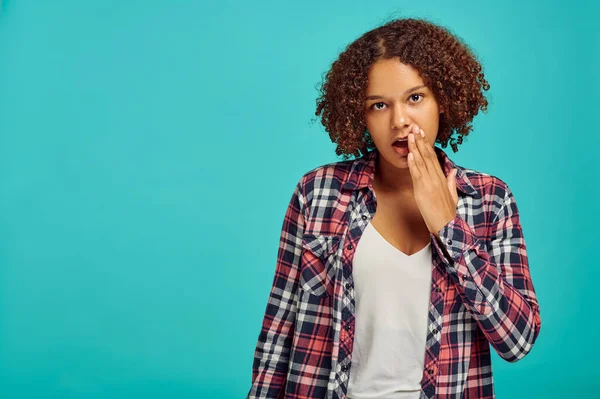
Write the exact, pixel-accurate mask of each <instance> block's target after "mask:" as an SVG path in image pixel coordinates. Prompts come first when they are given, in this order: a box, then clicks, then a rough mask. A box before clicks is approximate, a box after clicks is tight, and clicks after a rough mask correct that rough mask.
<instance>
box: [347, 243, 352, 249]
mask: <svg viewBox="0 0 600 399" xmlns="http://www.w3.org/2000/svg"><path fill="white" fill-rule="evenodd" d="M346 248H348V249H352V248H354V247H353V246H352V244H348V246H347V247H346Z"/></svg>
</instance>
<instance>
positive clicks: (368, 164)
mask: <svg viewBox="0 0 600 399" xmlns="http://www.w3.org/2000/svg"><path fill="white" fill-rule="evenodd" d="M433 148H434V150H435V153H436V154H437V156H438V159H439V160H440V165H442V171H443V172H444V176H448V173H450V171H451V170H452V169H454V168H456V169H457V171H456V188H457V190H460V191H462V192H463V193H465V194H468V195H473V194H476V193H477V190H476V189H475V187H474V186H473V184H472V183H471V181H470V180H469V178H468V177H467V175H466V172H465V169H464V168H463V167H462V166H459V165H457V164H456V163H454V162H453V161H452V160H451V159H450V158H449V157H448V155H446V153H445V152H444V150H442V149H441V148H439V147H436V146H434V147H433ZM378 156H379V151H378V150H377V149H374V150H372V151H370V152H367V153H366V154H364V155H363V156H362V157H360V158H356V159H355V160H354V163H353V165H352V168H351V169H350V172H349V173H348V176H347V177H346V181H345V182H344V185H343V186H342V189H344V190H358V189H361V188H363V187H367V186H369V184H370V183H371V182H372V181H373V177H374V175H375V164H376V162H377V158H378Z"/></svg>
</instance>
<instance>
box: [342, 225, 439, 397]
mask: <svg viewBox="0 0 600 399" xmlns="http://www.w3.org/2000/svg"><path fill="white" fill-rule="evenodd" d="M365 229H366V230H365V231H364V232H363V234H362V236H361V238H360V240H359V242H358V244H357V246H356V252H355V254H354V260H353V266H352V268H353V270H352V275H353V278H354V290H355V294H356V297H355V300H356V320H355V322H356V328H355V335H354V345H353V350H352V364H351V368H350V380H349V382H348V398H349V399H375V398H377V399H418V398H419V396H420V390H421V379H422V376H423V368H424V359H425V341H426V339H427V317H428V314H429V300H430V294H431V272H432V253H431V243H429V244H427V245H426V246H425V247H424V248H422V249H421V250H420V251H418V252H416V253H414V254H412V255H406V254H405V253H403V252H401V251H400V250H398V249H397V248H395V247H394V246H393V245H391V244H390V243H389V242H387V241H386V240H385V238H383V236H381V234H379V232H378V231H377V230H376V229H375V227H374V226H373V225H372V224H371V223H369V224H367V226H366V228H365Z"/></svg>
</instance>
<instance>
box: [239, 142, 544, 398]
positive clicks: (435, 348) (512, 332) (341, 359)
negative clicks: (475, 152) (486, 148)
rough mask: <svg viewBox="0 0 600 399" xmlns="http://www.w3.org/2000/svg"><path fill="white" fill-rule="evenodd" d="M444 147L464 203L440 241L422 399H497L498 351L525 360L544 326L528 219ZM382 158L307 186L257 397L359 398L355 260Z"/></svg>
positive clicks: (272, 315)
mask: <svg viewBox="0 0 600 399" xmlns="http://www.w3.org/2000/svg"><path fill="white" fill-rule="evenodd" d="M434 148H435V152H436V154H437V156H438V159H439V161H440V165H442V169H443V171H444V174H445V175H446V176H447V175H448V173H449V172H450V171H451V170H452V169H453V168H457V175H456V186H457V192H458V205H457V209H456V216H455V218H454V219H453V220H452V221H450V222H449V223H447V224H446V225H445V226H444V227H443V228H442V229H441V230H440V231H439V232H438V235H439V237H440V241H438V239H437V238H436V237H435V235H434V234H430V237H431V248H432V254H433V255H432V281H431V299H430V303H429V317H428V323H427V326H426V328H427V338H426V350H425V353H424V369H423V375H422V379H421V393H420V398H421V399H424V398H434V397H435V398H465V399H469V398H470V399H474V398H477V399H483V398H494V397H495V392H494V387H493V378H492V368H491V358H490V345H491V347H493V348H494V350H495V351H496V352H497V353H498V355H500V356H501V357H502V358H503V359H505V360H506V361H508V362H515V361H517V360H519V359H521V358H523V357H524V356H525V355H526V354H527V353H528V352H529V351H530V350H531V348H532V346H533V344H534V342H535V340H536V338H537V336H538V334H539V331H540V327H541V319H540V309H539V305H538V301H537V298H536V294H535V290H534V287H533V283H532V281H531V276H530V272H529V266H528V260H527V252H526V246H525V240H524V238H523V230H522V227H521V224H520V222H519V212H518V209H517V204H516V202H515V198H514V196H513V194H512V192H511V191H510V189H509V188H508V186H507V185H506V183H504V182H503V181H502V180H500V179H499V178H497V177H494V176H491V175H488V174H484V173H481V172H477V171H474V170H470V169H465V168H463V167H461V166H458V165H456V164H455V163H454V162H453V161H452V160H450V159H449V158H448V156H447V155H446V154H445V153H444V151H443V150H442V149H440V148H438V147H434ZM378 155H379V154H378V151H377V149H375V150H373V151H371V152H369V153H367V154H365V155H364V156H362V157H360V158H356V159H354V160H347V161H341V162H335V163H331V164H327V165H323V166H320V167H318V168H316V169H313V170H311V171H309V172H307V173H306V174H304V176H302V178H301V179H300V181H299V182H298V184H297V185H296V188H295V190H294V193H293V195H292V198H291V201H290V203H289V207H288V208H287V212H286V215H285V219H284V222H283V228H282V231H281V236H280V242H279V251H278V258H277V265H276V269H275V277H274V280H273V285H272V289H271V291H270V295H269V298H268V303H267V306H266V312H265V316H264V319H263V322H262V329H261V331H260V334H259V336H258V343H257V346H256V350H255V354H254V363H253V367H252V386H251V388H250V392H249V393H248V396H247V398H249V399H251V398H293V399H299V398H332V399H333V398H336V399H343V398H346V397H347V396H346V395H347V389H348V379H349V375H350V372H351V368H350V367H351V356H352V345H353V339H354V328H355V310H356V307H355V306H356V302H355V296H354V294H355V293H354V284H353V277H352V259H353V256H354V251H355V249H356V245H357V243H358V242H359V240H360V237H361V234H362V232H363V231H364V229H365V226H366V225H367V223H369V221H370V220H371V219H372V218H373V216H374V214H375V210H376V198H375V194H374V191H373V185H372V181H373V176H374V171H375V163H376V160H377V157H378ZM442 246H443V248H442ZM444 249H445V251H446V253H447V255H449V257H447V255H445V254H444ZM424 327H425V326H424Z"/></svg>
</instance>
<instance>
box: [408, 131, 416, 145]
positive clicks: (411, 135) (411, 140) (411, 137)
mask: <svg viewBox="0 0 600 399" xmlns="http://www.w3.org/2000/svg"><path fill="white" fill-rule="evenodd" d="M408 139H409V140H410V142H411V143H414V142H415V135H414V134H412V133H411V134H409V135H408Z"/></svg>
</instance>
